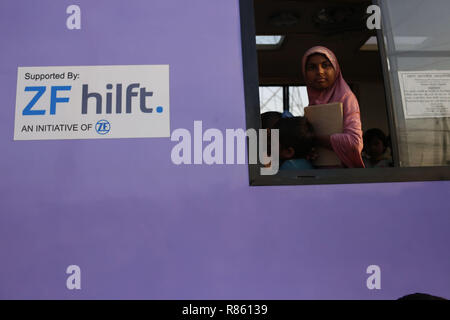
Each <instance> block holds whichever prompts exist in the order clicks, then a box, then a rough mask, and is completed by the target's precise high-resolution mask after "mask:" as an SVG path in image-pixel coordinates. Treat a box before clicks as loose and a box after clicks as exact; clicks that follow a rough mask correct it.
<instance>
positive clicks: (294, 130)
mask: <svg viewBox="0 0 450 320" xmlns="http://www.w3.org/2000/svg"><path fill="white" fill-rule="evenodd" d="M274 129H278V130H279V139H280V159H281V160H288V159H296V158H297V159H298V158H305V157H306V156H307V155H308V154H309V153H310V152H311V150H312V148H313V146H314V131H313V127H312V125H311V124H310V123H309V122H308V120H306V118H305V117H293V118H282V119H280V120H278V122H277V123H276V125H275V127H274Z"/></svg>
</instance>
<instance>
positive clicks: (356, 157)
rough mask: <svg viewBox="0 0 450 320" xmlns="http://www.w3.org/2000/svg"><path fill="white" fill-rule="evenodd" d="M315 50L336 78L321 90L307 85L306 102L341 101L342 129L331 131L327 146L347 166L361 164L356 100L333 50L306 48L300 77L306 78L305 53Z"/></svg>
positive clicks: (313, 103)
mask: <svg viewBox="0 0 450 320" xmlns="http://www.w3.org/2000/svg"><path fill="white" fill-rule="evenodd" d="M317 53H319V54H323V55H324V56H326V57H327V58H328V60H330V62H331V64H332V65H333V67H334V70H335V71H336V80H335V82H334V84H333V85H332V86H331V87H329V88H327V89H324V90H317V89H314V88H312V87H310V86H308V87H307V91H308V98H309V105H317V104H327V103H332V102H342V105H343V115H344V123H343V127H344V130H343V133H336V134H333V135H331V137H330V141H331V146H332V147H333V150H334V152H335V153H336V155H337V156H338V158H339V159H340V160H341V161H342V162H343V164H344V165H345V166H347V167H349V168H364V163H363V161H362V158H361V151H362V148H363V139H362V130H361V118H360V114H359V104H358V100H357V99H356V97H355V95H354V94H353V92H352V90H351V89H350V87H349V86H348V84H347V82H345V80H344V78H343V77H342V73H341V68H340V67H339V63H338V61H337V59H336V56H335V55H334V53H333V52H332V51H331V50H329V49H327V48H325V47H321V46H317V47H312V48H311V49H309V50H308V51H306V53H305V54H304V55H303V58H302V73H303V77H304V78H305V79H306V71H305V70H306V62H307V60H308V57H309V56H311V55H313V54H317Z"/></svg>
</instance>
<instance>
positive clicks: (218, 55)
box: [0, 0, 450, 299]
mask: <svg viewBox="0 0 450 320" xmlns="http://www.w3.org/2000/svg"><path fill="white" fill-rule="evenodd" d="M73 3H75V2H74V1H50V0H45V1H44V0H42V1H31V0H29V1H24V0H21V1H13V0H3V1H2V2H1V3H0V39H1V41H2V46H1V51H0V57H1V61H0V88H1V89H0V92H1V97H2V104H1V106H2V108H1V111H0V112H1V114H0V148H1V151H2V156H1V160H0V161H1V162H0V164H1V165H0V170H1V171H0V174H1V179H0V197H1V199H0V200H1V201H0V298H2V299H12V298H19V299H22V298H26V299H28V298H33V299H34V298H37V299H46V298H57V299H72V298H73V299H78V298H86V299H99V298H101V299H103V298H105V299H108V298H114V299H129V298H136V299H313V298H324V299H330V298H337V299H347V298H350V299H356V298H357V299H359V298H362V299H381V298H387V299H393V298H398V297H400V296H402V295H405V294H408V293H413V292H418V291H420V292H427V293H431V294H435V295H441V296H444V297H447V298H450V272H449V270H450V257H449V250H448V244H449V242H450V234H449V230H450V212H449V211H450V210H449V209H450V205H449V201H448V198H449V190H450V183H449V182H426V183H385V184H364V185H327V186H295V187H287V186H283V187H249V186H248V174H247V167H246V166H244V165H236V166H208V165H196V166H176V165H174V164H172V162H171V159H170V152H171V149H172V147H173V145H174V143H172V142H171V141H170V140H169V139H119V140H84V141H82V140H79V141H69V140H66V141H16V142H14V141H13V140H12V139H13V126H14V104H15V92H16V73H17V66H53V65H55V66H66V65H67V66H70V65H115V64H125V65H126V64H170V86H171V101H170V102H171V129H172V130H173V129H175V128H188V129H189V128H193V121H194V120H202V121H203V125H204V128H210V127H215V128H219V129H225V128H244V127H245V122H244V119H245V111H244V96H243V83H242V63H241V51H240V50H241V49H240V47H241V46H240V29H239V28H240V27H239V9H238V0H233V1H231V0H230V1H228V0H227V1H219V0H213V1H212V0H191V1H179V0H178V1H175V0H152V1H143V0H142V1H137V0H134V1H126V2H125V1H106V0H102V1H87V0H83V1H81V0H79V1H76V4H78V5H79V6H80V7H81V10H82V30H79V31H69V30H67V29H66V27H65V20H66V17H67V15H66V14H65V9H66V7H67V6H68V5H70V4H73ZM70 264H77V265H79V266H80V267H81V270H82V289H81V290H78V291H77V290H74V291H69V290H67V289H66V286H65V282H66V277H67V275H66V274H65V269H66V267H67V266H68V265H70ZM371 264H377V265H379V266H380V267H381V271H382V281H381V285H382V289H381V290H373V291H370V290H368V289H367V288H366V285H365V284H366V278H367V275H366V273H365V270H366V268H367V266H369V265H371Z"/></svg>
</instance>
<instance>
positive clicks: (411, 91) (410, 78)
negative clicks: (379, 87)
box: [398, 70, 450, 119]
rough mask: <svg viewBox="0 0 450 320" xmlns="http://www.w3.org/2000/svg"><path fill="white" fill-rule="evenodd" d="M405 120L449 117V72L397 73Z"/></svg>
mask: <svg viewBox="0 0 450 320" xmlns="http://www.w3.org/2000/svg"><path fill="white" fill-rule="evenodd" d="M398 78H399V81H400V90H401V94H402V103H403V112H404V114H405V118H406V119H418V118H443V117H450V70H444V71H439V70H436V71H399V72H398Z"/></svg>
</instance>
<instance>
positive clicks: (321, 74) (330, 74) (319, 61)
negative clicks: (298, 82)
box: [305, 53, 336, 90]
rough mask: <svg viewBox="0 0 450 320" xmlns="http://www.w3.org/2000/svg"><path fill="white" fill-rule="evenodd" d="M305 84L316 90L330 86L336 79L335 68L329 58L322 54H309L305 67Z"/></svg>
mask: <svg viewBox="0 0 450 320" xmlns="http://www.w3.org/2000/svg"><path fill="white" fill-rule="evenodd" d="M305 74H306V79H305V80H306V84H307V85H308V86H311V87H313V88H314V89H317V90H325V89H327V88H329V87H331V86H332V85H333V84H334V81H335V80H336V70H334V67H333V65H332V64H331V62H330V60H328V58H327V57H325V56H324V55H322V54H319V53H316V54H313V55H310V56H309V57H308V60H307V61H306V67H305Z"/></svg>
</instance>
